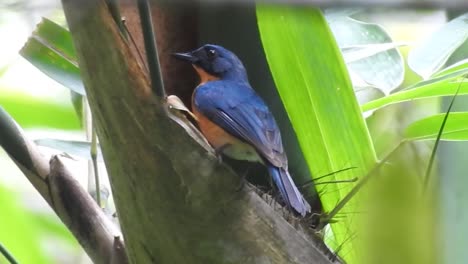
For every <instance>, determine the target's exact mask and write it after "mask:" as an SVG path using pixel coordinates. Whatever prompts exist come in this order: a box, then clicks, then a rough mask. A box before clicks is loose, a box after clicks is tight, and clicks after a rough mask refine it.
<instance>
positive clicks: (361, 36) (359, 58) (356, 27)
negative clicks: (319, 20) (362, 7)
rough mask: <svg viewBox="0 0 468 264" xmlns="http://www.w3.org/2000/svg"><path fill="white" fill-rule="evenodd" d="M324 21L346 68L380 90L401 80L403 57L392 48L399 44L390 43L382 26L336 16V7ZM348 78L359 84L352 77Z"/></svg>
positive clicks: (389, 88)
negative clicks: (340, 52)
mask: <svg viewBox="0 0 468 264" xmlns="http://www.w3.org/2000/svg"><path fill="white" fill-rule="evenodd" d="M343 13H344V14H346V12H343ZM327 18H328V16H327ZM328 21H329V24H330V28H331V30H332V32H333V35H334V36H335V38H336V41H337V42H338V46H339V47H340V48H341V49H342V52H343V56H344V59H345V61H346V62H347V65H348V68H349V70H350V71H352V72H353V73H354V74H356V75H357V76H359V77H360V78H361V79H362V80H364V82H365V83H367V84H369V85H370V86H373V87H376V88H378V89H380V90H381V91H382V92H383V93H384V94H389V93H390V91H392V90H393V89H395V88H397V87H398V86H399V85H400V84H401V83H402V82H403V78H404V70H405V69H404V61H403V57H402V55H401V54H400V51H399V50H398V49H396V47H398V46H401V45H402V44H401V43H392V39H391V38H390V36H389V34H388V33H387V32H386V31H385V29H384V28H383V27H381V26H380V25H377V24H373V23H366V22H362V21H358V20H356V19H353V18H351V17H349V16H341V17H340V16H338V15H336V11H335V12H334V13H332V17H331V18H329V19H328ZM352 81H353V84H354V85H355V86H358V85H359V83H357V82H356V81H355V78H353V79H352Z"/></svg>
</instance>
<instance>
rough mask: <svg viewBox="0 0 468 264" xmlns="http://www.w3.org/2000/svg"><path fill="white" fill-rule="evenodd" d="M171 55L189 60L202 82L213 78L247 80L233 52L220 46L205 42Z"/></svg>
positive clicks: (242, 67)
mask: <svg viewBox="0 0 468 264" xmlns="http://www.w3.org/2000/svg"><path fill="white" fill-rule="evenodd" d="M173 55H174V57H176V58H178V59H180V60H183V61H187V62H190V63H191V64H192V65H193V67H194V68H195V69H196V70H197V72H198V74H199V75H200V78H201V79H202V82H204V81H210V80H215V79H233V80H239V81H247V74H246V72H245V68H244V65H243V64H242V62H241V61H240V60H239V58H238V57H237V56H236V55H235V54H234V53H233V52H231V51H229V50H227V49H225V48H223V47H221V46H218V45H212V44H206V45H203V46H201V47H200V48H198V49H196V50H193V51H190V52H185V53H174V54H173Z"/></svg>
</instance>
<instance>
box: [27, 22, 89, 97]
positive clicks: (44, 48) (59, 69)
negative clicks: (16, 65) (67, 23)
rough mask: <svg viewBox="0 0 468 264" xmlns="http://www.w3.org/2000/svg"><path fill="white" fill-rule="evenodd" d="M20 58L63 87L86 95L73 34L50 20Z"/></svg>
mask: <svg viewBox="0 0 468 264" xmlns="http://www.w3.org/2000/svg"><path fill="white" fill-rule="evenodd" d="M20 54H21V55H22V56H23V57H24V58H25V59H27V60H28V61H29V62H31V63H32V64H33V65H34V66H36V67H37V68H38V69H39V70H41V71H42V72H43V73H45V74H46V75H47V76H49V77H50V78H52V79H54V80H55V81H57V82H58V83H60V84H62V85H63V86H65V87H67V88H69V89H71V90H73V91H74V92H76V93H79V94H81V95H84V94H85V90H84V86H83V82H82V81H81V75H80V69H79V68H78V63H77V61H76V54H75V51H74V48H73V42H72V39H71V36H70V33H69V32H68V31H66V30H65V29H64V28H62V27H60V26H59V25H57V24H55V23H53V22H52V21H50V20H47V19H43V20H42V22H41V23H39V24H38V26H37V28H36V30H35V31H34V32H33V34H32V36H31V37H30V38H29V39H28V41H27V42H26V44H25V45H24V47H23V48H22V49H21V51H20Z"/></svg>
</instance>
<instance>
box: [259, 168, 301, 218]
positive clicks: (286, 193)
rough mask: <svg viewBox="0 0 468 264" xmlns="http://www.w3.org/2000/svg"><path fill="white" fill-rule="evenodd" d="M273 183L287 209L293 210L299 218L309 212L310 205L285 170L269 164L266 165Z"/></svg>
mask: <svg viewBox="0 0 468 264" xmlns="http://www.w3.org/2000/svg"><path fill="white" fill-rule="evenodd" d="M267 167H268V171H269V172H270V175H271V177H272V178H273V182H274V183H275V185H276V186H277V187H278V189H279V191H280V194H281V197H282V198H283V200H284V202H285V203H286V205H287V206H288V207H291V208H293V209H294V210H295V211H296V212H297V213H299V214H300V215H301V216H305V215H306V213H309V212H310V205H309V203H307V201H306V200H305V199H304V198H303V197H302V194H301V193H300V192H299V190H298V189H297V187H296V185H295V184H294V181H293V180H292V178H291V176H290V175H289V172H288V170H287V169H286V168H278V167H276V166H273V165H271V164H268V165H267Z"/></svg>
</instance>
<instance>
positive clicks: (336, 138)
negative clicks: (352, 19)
mask: <svg viewBox="0 0 468 264" xmlns="http://www.w3.org/2000/svg"><path fill="white" fill-rule="evenodd" d="M257 21H258V26H259V30H260V36H261V40H262V43H263V48H264V51H265V54H266V57H267V61H268V64H269V67H270V71H271V73H272V75H273V79H274V81H275V84H276V86H277V89H278V91H279V94H280V96H281V99H282V101H283V103H284V106H285V108H286V111H287V113H288V116H289V118H290V120H291V123H292V125H293V128H294V130H295V132H296V135H297V137H298V140H299V143H300V146H301V149H302V152H303V153H304V156H305V159H306V161H307V163H308V165H309V168H310V170H311V172H312V175H314V176H315V177H317V176H318V175H323V174H326V173H329V172H334V171H338V170H340V169H344V168H349V167H350V166H354V167H356V169H355V170H348V171H345V172H341V173H338V174H336V175H334V176H331V177H330V178H332V179H331V180H333V179H335V180H349V179H353V178H355V177H357V176H362V175H365V174H366V173H367V171H368V169H369V168H370V166H372V165H373V164H374V163H375V161H376V157H375V153H374V149H373V146H372V143H371V139H370V137H369V133H368V130H367V127H366V124H365V122H364V119H363V117H362V113H361V111H360V109H359V105H358V103H357V100H356V97H355V95H354V91H353V87H352V85H351V82H350V80H349V77H348V74H347V71H346V67H345V64H344V61H343V58H342V57H341V53H340V50H339V49H338V46H337V44H336V42H335V40H334V38H333V35H332V34H331V31H330V29H329V27H328V24H327V22H326V21H325V18H324V16H323V15H322V13H321V12H320V10H318V9H314V8H305V7H300V8H294V7H286V6H268V5H259V6H257ZM353 185H354V184H353V183H349V185H346V186H344V187H343V185H341V186H339V187H338V186H337V185H335V184H328V185H323V186H321V187H322V188H323V189H319V190H318V192H319V193H321V194H322V195H321V201H322V204H323V207H324V209H325V211H327V212H329V211H331V210H332V209H333V208H334V206H335V205H336V204H337V202H338V201H339V200H340V199H341V198H342V197H343V196H344V195H345V194H346V193H348V192H349V190H350V189H351V188H352V187H353ZM355 209H356V203H355V201H353V202H351V203H349V204H347V206H346V208H345V210H346V211H355ZM352 218H353V215H348V216H347V217H344V218H340V219H339V220H338V221H337V222H336V223H333V224H332V225H331V226H332V229H333V233H334V241H329V242H335V244H333V243H331V246H332V247H334V248H337V247H338V245H340V244H343V245H342V250H343V251H342V252H347V254H346V255H345V256H344V258H345V259H346V261H347V262H348V263H359V259H358V258H357V255H356V254H357V253H356V251H355V250H353V245H354V243H355V240H347V239H349V237H350V236H352V234H353V232H354V230H355V229H354V227H353V223H355V222H353V219H352ZM344 241H346V243H344Z"/></svg>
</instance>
